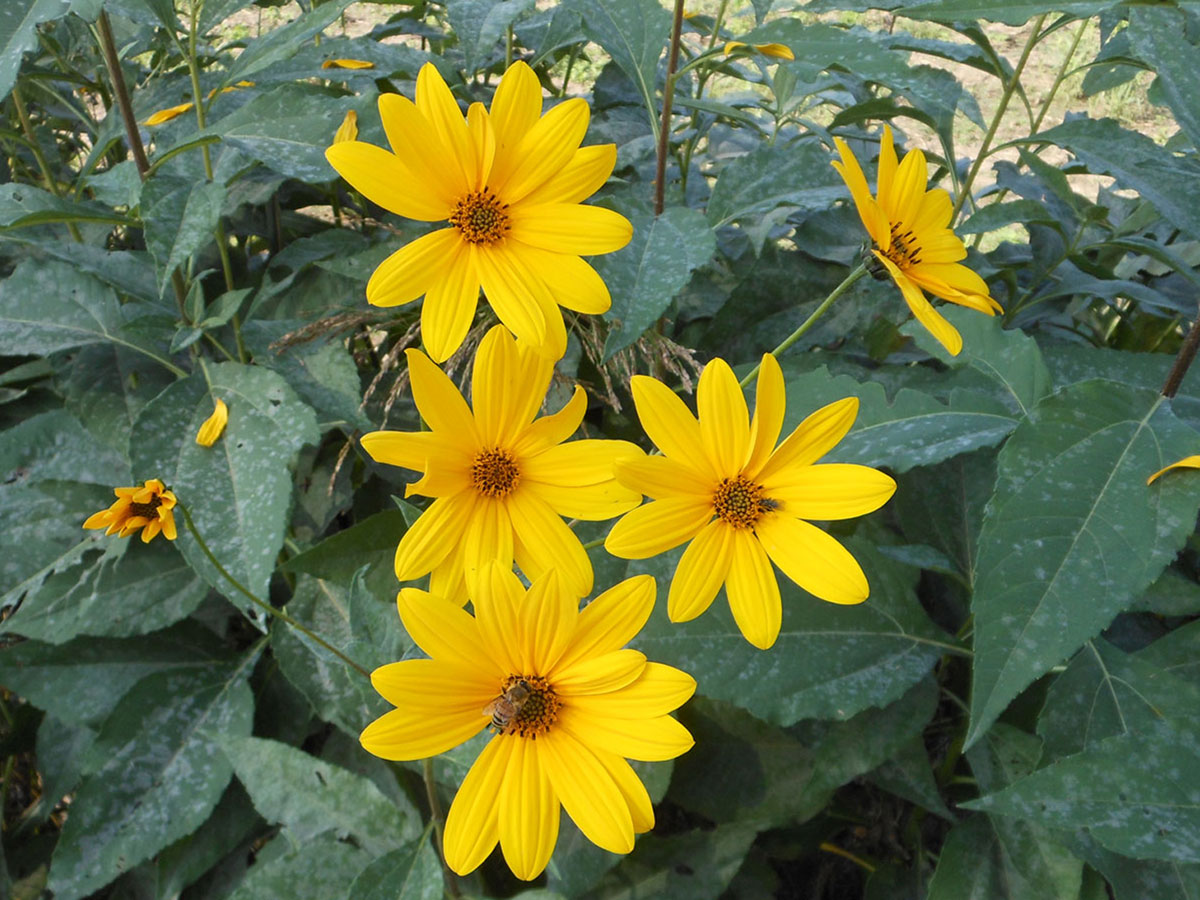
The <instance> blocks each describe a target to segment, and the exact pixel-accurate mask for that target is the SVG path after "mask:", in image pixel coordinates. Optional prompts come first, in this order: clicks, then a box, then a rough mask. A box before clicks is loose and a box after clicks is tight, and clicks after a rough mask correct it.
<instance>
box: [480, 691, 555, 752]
mask: <svg viewBox="0 0 1200 900" xmlns="http://www.w3.org/2000/svg"><path fill="white" fill-rule="evenodd" d="M559 706H560V704H559V702H558V694H556V693H555V692H554V688H552V687H551V686H550V682H548V681H547V680H546V679H545V678H543V677H541V676H540V675H509V676H508V677H507V678H506V679H504V684H503V690H501V692H500V696H499V697H497V698H496V700H494V701H492V704H491V706H490V707H489V709H488V711H489V712H490V713H491V715H492V728H493V730H495V731H496V732H497V733H499V734H515V735H519V736H520V737H527V738H531V739H532V740H535V741H536V740H537V736H538V735H539V734H545V733H546V732H547V731H549V730H550V726H551V725H553V724H554V723H555V721H557V719H558V710H559Z"/></svg>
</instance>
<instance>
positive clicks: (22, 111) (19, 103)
mask: <svg viewBox="0 0 1200 900" xmlns="http://www.w3.org/2000/svg"><path fill="white" fill-rule="evenodd" d="M12 98H13V105H14V106H16V108H17V118H18V119H20V120H21V130H22V131H24V132H25V137H26V138H27V139H28V141H29V149H30V150H32V151H33V158H34V160H35V161H36V162H37V164H38V168H39V169H40V170H41V172H42V178H43V179H44V180H45V182H46V190H48V191H49V192H50V193H52V194H53V195H54V196H55V197H61V196H62V191H60V190H59V188H58V181H57V180H56V179H55V177H54V175H53V173H51V171H50V164H49V163H48V162H47V161H46V155H45V154H44V153H42V145H41V144H39V143H38V139H37V134H36V132H34V130H33V123H32V122H31V121H29V109H28V107H26V106H25V98H24V97H22V96H21V89H20V88H19V87H17V86H16V85H13V89H12ZM67 230H68V231H69V232H71V237H73V238H74V239H75V242H76V243H82V242H83V236H82V235H80V233H79V229H78V228H77V227H76V225H75V223H74V222H67Z"/></svg>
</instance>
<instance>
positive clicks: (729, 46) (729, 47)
mask: <svg viewBox="0 0 1200 900" xmlns="http://www.w3.org/2000/svg"><path fill="white" fill-rule="evenodd" d="M748 46H750V45H749V44H747V43H746V42H745V41H726V42H725V46H724V47H722V48H721V51H722V52H723V53H724V54H725V55H726V56H728V55H729V54H731V53H733V52H734V51H736V50H738V49H739V48H741V47H748Z"/></svg>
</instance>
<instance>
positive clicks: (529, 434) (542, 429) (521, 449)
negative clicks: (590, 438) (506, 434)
mask: <svg viewBox="0 0 1200 900" xmlns="http://www.w3.org/2000/svg"><path fill="white" fill-rule="evenodd" d="M542 393H543V394H544V393H545V389H544V388H543V390H542ZM539 402H540V401H539ZM586 412H587V391H585V390H583V388H581V387H579V386H578V385H576V386H575V392H574V393H573V394H572V395H571V399H570V400H568V401H567V403H566V405H565V406H563V408H562V409H560V410H559V411H558V412H556V413H551V414H550V415H548V416H542V417H541V418H540V419H536V420H534V421H533V422H531V423H530V424H529V426H528V427H527V428H525V429H523V430H522V431H521V434H520V436H519V437H518V438H517V439H516V440H515V441H514V442H513V444H512V447H511V448H510V449H511V451H512V453H513V455H514V456H516V457H517V458H518V459H521V460H525V461H526V464H528V463H529V461H531V460H533V459H534V458H535V457H536V456H538V455H539V454H541V453H545V452H546V451H547V450H549V449H550V448H551V447H554V446H555V445H557V444H561V443H562V442H563V441H565V440H566V439H567V438H569V437H570V436H571V435H573V434H574V433H575V431H576V430H577V429H578V428H579V423H580V422H582V421H583V417H584V414H585V413H586Z"/></svg>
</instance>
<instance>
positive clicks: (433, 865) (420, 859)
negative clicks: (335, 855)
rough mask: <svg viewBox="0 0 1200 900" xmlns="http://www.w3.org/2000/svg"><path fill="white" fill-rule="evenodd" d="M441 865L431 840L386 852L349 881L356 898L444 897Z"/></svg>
mask: <svg viewBox="0 0 1200 900" xmlns="http://www.w3.org/2000/svg"><path fill="white" fill-rule="evenodd" d="M444 890H445V887H444V882H443V880H442V865H441V862H440V861H439V860H438V857H437V853H435V852H434V849H433V847H432V846H431V845H430V843H429V841H428V840H416V841H413V842H412V843H410V844H408V845H406V846H404V847H400V848H398V849H396V850H392V851H390V852H388V853H385V854H384V855H383V856H381V857H379V858H378V859H376V860H375V861H374V862H373V863H371V864H370V865H369V866H367V867H366V868H365V869H363V870H362V872H361V873H360V874H359V876H358V877H357V878H355V879H354V883H353V884H352V885H350V896H351V897H353V898H354V900H441V898H442V896H443V891H444Z"/></svg>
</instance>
